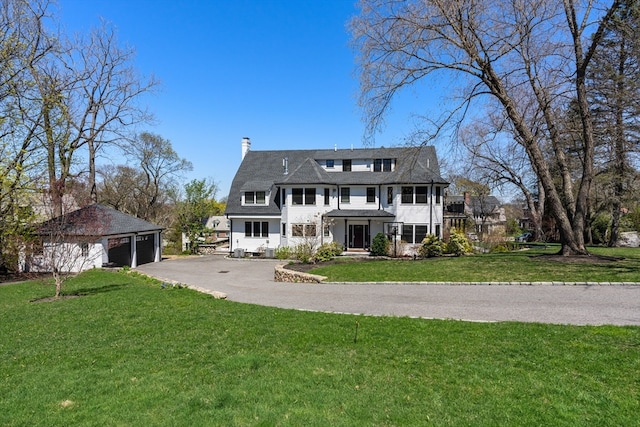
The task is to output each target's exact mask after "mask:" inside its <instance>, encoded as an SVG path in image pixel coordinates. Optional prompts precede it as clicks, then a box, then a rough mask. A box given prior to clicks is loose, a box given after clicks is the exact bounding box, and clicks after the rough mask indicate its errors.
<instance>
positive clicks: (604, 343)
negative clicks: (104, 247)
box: [0, 261, 640, 426]
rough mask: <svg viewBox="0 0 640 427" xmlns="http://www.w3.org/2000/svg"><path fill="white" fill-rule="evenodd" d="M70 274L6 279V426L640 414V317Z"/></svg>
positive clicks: (0, 403)
mask: <svg viewBox="0 0 640 427" xmlns="http://www.w3.org/2000/svg"><path fill="white" fill-rule="evenodd" d="M437 262H440V261H437ZM64 290H65V292H66V293H79V294H81V295H83V296H81V297H79V298H73V299H65V300H59V301H54V302H30V301H31V300H34V299H37V298H42V297H45V296H50V295H52V292H53V289H52V286H51V285H46V286H45V285H43V284H42V283H39V282H29V283H24V284H16V285H8V286H0V337H2V339H1V340H0V376H1V378H0V396H1V399H0V425H2V426H72V425H81V426H92V425H94V426H104V425H110V426H133V425H135V426H138V425H145V426H147V425H171V426H211V425H220V426H230V425H242V426H246V425H265V426H272V425H292V426H299V425H311V426H327V425H337V426H339V425H343V426H358V425H379V426H383V425H420V426H422V425H555V426H557V425H566V426H574V425H594V426H596V425H597V426H605V425H610V426H622V425H625V426H630V425H638V413H639V412H640V403H639V402H640V387H639V383H638V379H639V378H640V357H638V354H639V351H640V328H639V327H614V326H603V327H577V326H576V327H574V326H557V325H540V324H521V323H465V322H457V321H434V320H420V319H409V318H391V317H364V316H352V315H336V314H327V313H310V312H299V311H294V310H281V309H275V308H268V307H260V306H254V305H248V304H239V303H232V302H229V301H223V300H214V299H212V298H211V297H210V296H208V295H204V294H200V293H197V292H195V291H191V290H188V289H161V287H160V284H159V283H158V282H156V281H153V280H149V279H144V278H142V277H139V276H137V275H127V274H124V273H113V272H105V271H99V270H98V271H91V272H88V273H85V274H82V275H81V276H79V277H77V278H76V279H73V280H71V281H69V282H68V283H67V284H66V286H65V289H64ZM356 328H357V339H356Z"/></svg>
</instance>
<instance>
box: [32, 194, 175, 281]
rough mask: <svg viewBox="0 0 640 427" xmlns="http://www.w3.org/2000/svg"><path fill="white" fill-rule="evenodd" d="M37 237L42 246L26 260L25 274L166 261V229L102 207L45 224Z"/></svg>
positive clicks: (67, 215)
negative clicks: (164, 247)
mask: <svg viewBox="0 0 640 427" xmlns="http://www.w3.org/2000/svg"><path fill="white" fill-rule="evenodd" d="M36 235H37V236H38V237H39V240H40V241H41V243H42V245H41V246H38V248H37V250H36V251H35V252H34V253H33V255H30V256H29V257H25V259H23V260H22V263H21V269H22V271H52V269H53V268H56V269H58V270H60V271H63V272H79V271H83V270H87V269H90V268H95V267H103V266H118V267H122V266H130V267H136V266H138V265H140V264H146V263H149V262H159V261H160V260H161V259H162V248H161V242H162V227H160V226H158V225H154V224H151V223H150V222H147V221H144V220H142V219H140V218H136V217H133V216H131V215H127V214H125V213H122V212H120V211H117V210H115V209H113V208H110V207H107V206H103V205H99V204H93V205H89V206H86V207H84V208H81V209H77V210H75V211H72V212H69V213H67V214H65V215H62V216H60V217H58V218H53V219H51V220H48V221H45V222H43V223H42V224H40V225H39V226H38V228H37V229H36Z"/></svg>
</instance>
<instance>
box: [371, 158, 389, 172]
mask: <svg viewBox="0 0 640 427" xmlns="http://www.w3.org/2000/svg"><path fill="white" fill-rule="evenodd" d="M392 163H393V160H392V159H374V160H373V171H374V172H391V164H392Z"/></svg>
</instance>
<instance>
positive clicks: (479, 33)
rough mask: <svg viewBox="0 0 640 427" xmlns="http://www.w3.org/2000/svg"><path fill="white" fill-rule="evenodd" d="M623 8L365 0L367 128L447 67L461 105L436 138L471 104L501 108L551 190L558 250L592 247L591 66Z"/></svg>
mask: <svg viewBox="0 0 640 427" xmlns="http://www.w3.org/2000/svg"><path fill="white" fill-rule="evenodd" d="M619 7H620V1H618V0H614V1H613V2H605V1H604V0H603V1H587V2H580V3H578V2H577V1H574V0H563V2H557V1H555V0H492V1H489V0H486V1H480V0H479V1H466V0H421V1H418V0H415V1H396V0H362V1H361V2H360V9H361V12H360V15H359V16H357V17H356V18H354V19H353V21H352V22H351V30H352V33H353V38H354V43H355V46H356V48H357V50H358V51H359V57H358V62H359V65H360V68H361V93H362V95H361V105H362V106H363V107H364V112H365V118H366V122H367V129H368V132H369V135H373V134H375V132H376V131H377V130H378V129H380V127H381V125H382V123H383V118H384V115H385V113H386V112H387V111H388V110H389V108H390V105H391V101H392V100H393V99H394V97H395V95H396V94H397V93H398V91H400V90H401V89H403V88H404V87H406V86H410V85H414V84H415V83H416V82H418V81H424V80H427V79H430V78H432V77H435V76H437V75H441V74H445V75H447V76H448V77H450V78H451V79H452V81H454V82H458V83H464V84H465V85H464V86H459V88H460V89H461V92H460V98H459V99H460V102H459V104H458V105H456V106H454V107H453V108H452V109H451V110H450V114H445V116H444V119H443V121H440V122H438V123H434V124H435V126H434V128H435V131H434V134H433V135H432V136H434V137H435V136H436V135H437V133H438V132H440V131H441V130H442V128H443V126H444V124H445V123H447V122H451V120H454V119H456V120H459V122H458V123H460V122H461V121H462V120H464V118H465V114H468V112H469V108H470V107H471V106H472V103H474V102H477V105H481V106H482V108H483V109H487V110H489V111H493V112H495V113H496V114H497V113H500V114H501V115H502V116H503V117H504V118H505V120H506V121H507V122H508V124H509V129H510V130H511V132H512V133H513V137H514V140H515V141H516V142H517V143H518V144H520V145H521V147H522V148H523V150H524V151H525V152H526V153H527V156H528V157H529V161H530V163H531V165H532V167H533V170H534V172H535V173H536V175H537V176H538V180H539V182H540V184H541V186H542V188H543V189H544V193H545V196H546V203H547V206H548V208H549V211H550V213H551V214H552V216H553V217H554V219H555V221H556V223H557V226H558V229H559V233H560V240H561V243H562V249H561V253H562V254H565V255H569V254H587V253H588V252H587V250H586V247H585V243H584V231H585V218H586V214H587V210H588V195H589V190H590V186H591V182H592V180H593V175H594V131H593V120H592V115H591V110H590V105H589V100H588V98H587V92H586V85H585V79H586V71H587V67H588V65H589V63H590V61H591V59H592V57H593V55H594V53H595V52H596V51H597V49H598V48H599V46H600V44H601V41H602V33H603V31H604V28H605V26H606V25H607V23H608V22H609V21H610V20H611V17H612V15H613V14H614V13H615V12H616V11H617V10H618V8H619ZM570 100H576V106H577V111H578V112H579V119H580V137H581V143H580V151H579V152H578V153H575V155H576V156H579V158H580V163H581V170H580V173H579V176H578V177H574V176H572V174H571V170H570V168H569V162H570V160H571V159H568V158H567V157H568V155H569V154H568V153H567V152H566V150H565V140H564V139H563V135H562V133H561V129H560V128H559V127H558V125H557V117H558V115H559V113H560V112H561V111H562V110H563V109H564V108H566V106H567V105H568V104H569V102H570ZM474 105H476V104H474ZM549 152H551V153H553V158H552V159H549V157H548V156H547V155H546V153H549ZM550 164H553V165H554V166H555V167H556V168H557V170H558V171H559V172H560V174H559V176H560V180H559V181H558V180H556V179H555V178H556V177H555V176H554V175H553V174H552V172H551V168H550Z"/></svg>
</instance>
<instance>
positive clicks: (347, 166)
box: [342, 159, 351, 172]
mask: <svg viewBox="0 0 640 427" xmlns="http://www.w3.org/2000/svg"><path fill="white" fill-rule="evenodd" d="M342 171H343V172H351V159H344V160H342Z"/></svg>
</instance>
